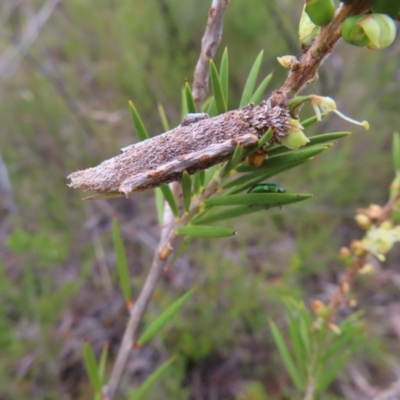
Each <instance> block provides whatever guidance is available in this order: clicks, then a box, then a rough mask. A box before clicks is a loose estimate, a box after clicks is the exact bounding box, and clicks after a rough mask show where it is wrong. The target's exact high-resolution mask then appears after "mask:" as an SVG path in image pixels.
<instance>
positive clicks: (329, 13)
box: [305, 0, 336, 26]
mask: <svg viewBox="0 0 400 400" xmlns="http://www.w3.org/2000/svg"><path fill="white" fill-rule="evenodd" d="M335 11H336V7H335V3H334V1H333V0H306V7H305V12H306V13H307V14H308V16H309V17H310V20H311V21H312V22H313V23H314V24H315V25H317V26H324V25H327V24H329V22H331V21H332V18H333V16H334V15H335Z"/></svg>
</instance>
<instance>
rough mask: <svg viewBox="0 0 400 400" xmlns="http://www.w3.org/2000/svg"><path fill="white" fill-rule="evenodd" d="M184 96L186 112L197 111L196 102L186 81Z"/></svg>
mask: <svg viewBox="0 0 400 400" xmlns="http://www.w3.org/2000/svg"><path fill="white" fill-rule="evenodd" d="M185 97H186V106H187V110H188V113H192V114H195V113H197V109H196V103H195V102H194V99H193V94H192V89H190V85H189V83H188V81H186V82H185Z"/></svg>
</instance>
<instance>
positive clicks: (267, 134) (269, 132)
mask: <svg viewBox="0 0 400 400" xmlns="http://www.w3.org/2000/svg"><path fill="white" fill-rule="evenodd" d="M273 134H274V131H273V130H272V129H268V130H267V132H265V133H264V135H262V136H261V137H260V139H259V141H258V142H257V144H256V145H255V146H253V147H251V148H250V149H248V150H246V151H245V152H243V156H242V157H247V156H248V155H250V154H252V153H254V152H255V151H257V150H258V149H261V147H263V146H264V145H265V144H266V143H267V142H268V140H269V139H271V137H272V135H273Z"/></svg>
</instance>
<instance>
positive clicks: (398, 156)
mask: <svg viewBox="0 0 400 400" xmlns="http://www.w3.org/2000/svg"><path fill="white" fill-rule="evenodd" d="M392 146H393V165H394V171H395V172H396V173H400V135H399V133H398V132H396V133H395V134H394V135H393V145H392Z"/></svg>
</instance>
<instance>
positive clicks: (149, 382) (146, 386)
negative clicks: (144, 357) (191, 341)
mask: <svg viewBox="0 0 400 400" xmlns="http://www.w3.org/2000/svg"><path fill="white" fill-rule="evenodd" d="M174 361H175V357H172V358H170V359H169V360H167V361H166V362H165V363H164V364H162V365H160V366H159V367H158V368H157V369H156V370H155V371H154V372H153V373H152V374H150V375H149V376H148V377H147V379H146V380H145V381H144V382H143V383H142V384H141V385H140V387H139V388H138V389H136V390H135V391H134V392H133V394H132V395H131V396H130V397H129V400H142V399H146V398H147V397H146V396H147V393H148V392H149V391H150V389H151V388H152V387H153V386H154V384H155V383H156V382H158V381H159V380H160V379H161V377H162V376H163V375H164V374H165V372H166V371H167V370H168V368H169V367H170V365H171V364H172V363H173V362H174Z"/></svg>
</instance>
